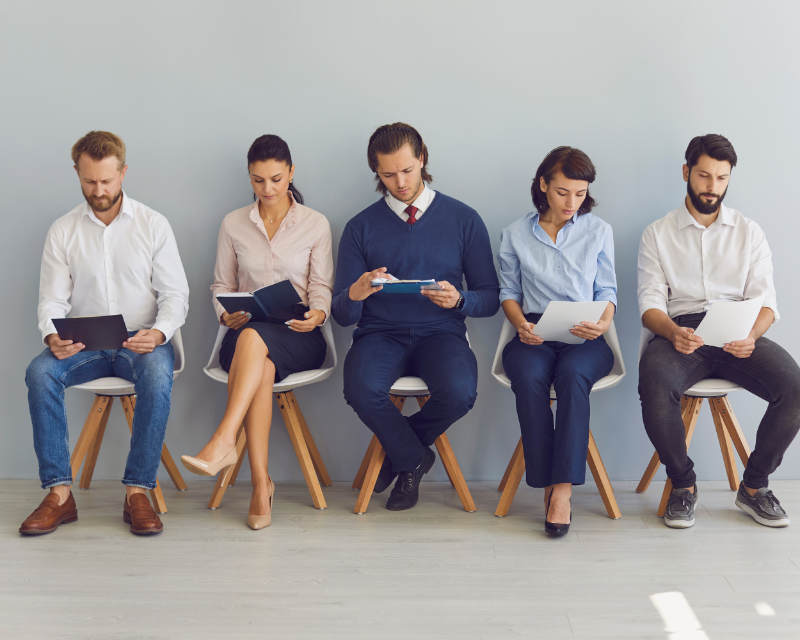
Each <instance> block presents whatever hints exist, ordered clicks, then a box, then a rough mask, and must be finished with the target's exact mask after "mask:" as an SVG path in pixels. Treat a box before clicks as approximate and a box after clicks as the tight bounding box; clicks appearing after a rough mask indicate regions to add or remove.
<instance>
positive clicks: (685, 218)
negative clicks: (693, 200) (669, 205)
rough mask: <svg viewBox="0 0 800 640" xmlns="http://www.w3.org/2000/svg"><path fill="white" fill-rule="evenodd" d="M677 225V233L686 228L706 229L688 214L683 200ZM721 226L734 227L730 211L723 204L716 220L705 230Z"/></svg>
mask: <svg viewBox="0 0 800 640" xmlns="http://www.w3.org/2000/svg"><path fill="white" fill-rule="evenodd" d="M677 223H678V231H680V230H681V229H684V228H686V227H688V226H695V227H699V228H701V229H705V228H706V227H704V226H703V225H701V224H700V223H699V222H698V221H697V220H695V219H694V216H693V215H692V214H691V213H689V209H688V208H687V207H686V200H685V199H684V201H683V203H682V204H681V206H680V207H679V209H678V215H677ZM722 224H724V225H727V226H729V227H735V226H736V223H735V222H734V220H733V215H731V210H730V209H728V207H726V206H725V205H724V204H721V205H720V206H719V215H718V216H717V219H716V220H714V223H713V224H711V225H710V226H709V227H707V228H708V229H711V228H716V227H718V226H720V225H722Z"/></svg>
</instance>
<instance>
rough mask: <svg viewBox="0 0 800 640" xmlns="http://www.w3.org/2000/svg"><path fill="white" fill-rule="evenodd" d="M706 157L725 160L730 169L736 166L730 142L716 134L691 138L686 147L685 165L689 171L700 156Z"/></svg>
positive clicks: (734, 152) (734, 154)
mask: <svg viewBox="0 0 800 640" xmlns="http://www.w3.org/2000/svg"><path fill="white" fill-rule="evenodd" d="M702 155H707V156H709V157H710V158H713V159H714V160H720V161H722V160H727V161H728V162H730V163H731V168H733V167H735V166H736V160H737V158H736V151H734V150H733V145H732V144H731V141H730V140H728V139H727V138H726V137H725V136H721V135H718V134H716V133H707V134H706V135H704V136H697V137H695V138H692V141H691V142H690V143H689V146H688V147H686V164H687V166H688V167H689V171H691V170H692V167H693V166H694V165H696V164H697V162H698V161H699V160H700V156H702Z"/></svg>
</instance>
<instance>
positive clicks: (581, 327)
mask: <svg viewBox="0 0 800 640" xmlns="http://www.w3.org/2000/svg"><path fill="white" fill-rule="evenodd" d="M610 326H611V321H610V320H604V319H603V318H600V320H599V321H598V322H581V323H580V324H576V325H575V326H574V327H573V328H572V329H570V330H569V332H570V333H571V334H572V335H573V336H578V337H579V338H585V339H586V340H596V339H597V338H599V337H600V336H602V335H603V334H604V333H605V332H606V331H608V328H609V327H610Z"/></svg>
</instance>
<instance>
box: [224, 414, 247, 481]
mask: <svg viewBox="0 0 800 640" xmlns="http://www.w3.org/2000/svg"><path fill="white" fill-rule="evenodd" d="M242 428H243V427H242ZM237 437H238V435H237ZM246 457H247V445H245V447H244V449H242V453H241V454H240V455H239V457H238V458H237V460H236V464H235V465H233V471H232V472H231V474H230V478H228V486H229V487H232V486H233V485H235V484H236V480H237V479H238V478H239V471H241V470H242V465H243V464H244V459H245V458H246Z"/></svg>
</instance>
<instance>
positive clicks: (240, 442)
mask: <svg viewBox="0 0 800 640" xmlns="http://www.w3.org/2000/svg"><path fill="white" fill-rule="evenodd" d="M246 447H247V434H246V433H245V431H244V424H242V425H240V426H239V432H238V433H237V434H236V454H237V455H238V456H239V460H241V459H242V458H243V457H244V454H245V449H246ZM232 475H233V467H228V468H227V469H226V470H225V471H224V472H222V473H220V474H219V476H217V482H216V484H215V485H214V490H213V491H212V492H211V498H210V499H209V501H208V508H209V509H218V508H219V505H220V504H222V497H223V496H224V495H225V490H226V489H227V488H228V484H229V483H230V479H231V476H232Z"/></svg>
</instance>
